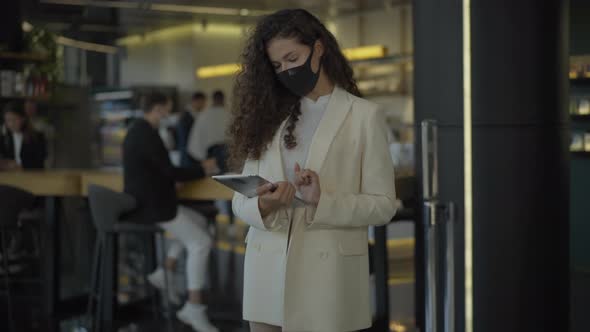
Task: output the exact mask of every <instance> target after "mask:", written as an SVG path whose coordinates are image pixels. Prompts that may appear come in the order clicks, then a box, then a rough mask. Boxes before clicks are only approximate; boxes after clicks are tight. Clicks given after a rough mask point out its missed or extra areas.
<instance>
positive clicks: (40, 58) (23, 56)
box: [0, 51, 48, 63]
mask: <svg viewBox="0 0 590 332" xmlns="http://www.w3.org/2000/svg"><path fill="white" fill-rule="evenodd" d="M47 59H48V56H47V55H46V54H40V53H39V54H38V53H24V52H5V51H2V52H0V60H2V61H14V62H31V63H35V62H44V61H47Z"/></svg>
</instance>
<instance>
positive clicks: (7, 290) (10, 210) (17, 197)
mask: <svg viewBox="0 0 590 332" xmlns="http://www.w3.org/2000/svg"><path fill="white" fill-rule="evenodd" d="M34 203H35V196H34V195H33V194H31V193H29V192H27V191H24V190H21V189H18V188H15V187H10V186H4V185H0V244H1V245H0V255H1V256H2V258H1V260H2V266H1V267H2V270H3V271H2V272H3V273H2V274H3V280H4V289H3V290H2V292H0V293H2V294H3V295H4V297H5V298H6V307H7V314H8V319H7V321H8V325H9V328H10V331H16V327H15V321H14V317H13V302H12V300H13V298H12V296H13V294H12V292H11V284H12V282H13V281H15V280H16V279H15V280H13V279H12V276H11V274H12V273H11V268H12V267H13V265H12V263H13V262H12V261H11V257H10V252H9V249H8V241H9V237H8V235H9V234H11V233H17V232H21V228H20V227H19V219H20V216H21V214H22V213H23V212H24V211H26V210H28V209H30V208H32V207H33V205H34ZM18 281H20V282H22V281H34V282H39V283H41V282H42V281H41V278H38V279H35V280H24V279H22V278H19V279H18Z"/></svg>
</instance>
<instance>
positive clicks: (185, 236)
mask: <svg viewBox="0 0 590 332" xmlns="http://www.w3.org/2000/svg"><path fill="white" fill-rule="evenodd" d="M171 110H172V101H171V100H170V99H169V98H168V97H166V96H165V95H163V94H161V93H152V94H150V95H148V97H147V100H146V108H145V113H144V117H143V118H142V119H138V120H137V121H136V122H135V123H133V124H132V125H131V127H130V128H129V131H128V132H127V136H126V137H125V141H124V143H123V170H124V182H125V192H127V193H128V194H130V195H132V196H134V197H135V199H136V200H137V209H136V211H135V212H134V214H133V215H132V216H131V217H130V218H131V220H132V221H134V222H140V223H157V224H158V225H160V226H161V227H162V228H164V229H165V230H166V231H167V232H168V233H170V234H172V235H173V236H174V238H175V239H177V240H178V241H179V242H180V243H181V244H182V246H179V245H178V244H177V245H176V246H171V247H170V248H169V250H168V258H167V260H166V264H165V265H166V269H163V268H158V269H157V270H156V271H155V272H154V273H152V274H150V275H149V276H148V279H149V281H150V282H151V283H152V284H153V285H154V286H156V287H157V288H160V289H163V286H164V273H169V272H170V271H172V270H173V269H174V267H175V266H176V261H177V258H178V256H179V254H180V252H181V250H182V247H184V248H185V249H186V250H187V253H188V255H187V264H186V272H187V281H188V290H189V299H188V302H187V303H186V304H185V305H184V307H183V308H182V309H181V310H180V311H178V313H177V314H176V316H177V317H178V319H180V320H181V321H182V322H184V323H186V324H188V325H191V326H192V328H193V329H194V330H196V331H198V332H216V331H217V328H215V327H214V326H213V325H211V323H209V320H208V319H207V316H206V307H205V306H204V305H203V304H202V302H201V290H202V289H203V286H204V284H205V279H206V275H207V260H208V256H209V252H210V249H211V243H212V241H211V236H210V234H209V233H208V231H207V222H206V219H205V217H203V216H202V215H201V214H199V213H197V212H195V211H193V210H190V209H188V208H185V207H182V206H180V205H178V202H177V198H176V183H177V182H182V181H190V180H194V179H198V178H201V177H204V176H205V175H210V174H212V173H213V172H215V170H216V169H217V163H216V162H215V161H214V160H206V161H203V162H201V163H199V164H197V165H196V166H195V167H194V168H191V169H188V168H176V167H174V166H173V165H172V163H171V161H170V158H169V155H168V150H167V149H166V147H165V146H164V142H163V141H162V139H161V138H160V136H159V134H158V128H159V125H160V121H161V120H162V119H163V118H165V117H166V116H168V115H169V114H170V112H171ZM168 280H173V278H172V277H170V278H169V279H168ZM170 289H171V291H170V294H168V296H169V297H170V299H171V300H172V302H175V301H176V302H179V301H178V294H177V293H176V292H175V291H174V289H175V287H170Z"/></svg>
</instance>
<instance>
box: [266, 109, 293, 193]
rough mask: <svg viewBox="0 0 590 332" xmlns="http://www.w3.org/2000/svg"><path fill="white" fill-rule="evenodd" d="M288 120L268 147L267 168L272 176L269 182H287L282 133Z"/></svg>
mask: <svg viewBox="0 0 590 332" xmlns="http://www.w3.org/2000/svg"><path fill="white" fill-rule="evenodd" d="M287 120H288V118H287ZM287 120H285V121H283V123H282V124H281V126H280V127H279V129H278V130H277V132H276V133H275V136H274V138H273V139H272V143H271V144H270V146H269V147H268V151H267V153H266V158H265V159H266V164H267V165H266V167H267V171H268V174H270V175H269V178H268V179H267V180H269V181H273V182H278V181H285V180H286V176H285V170H284V169H283V158H282V156H281V137H282V135H281V133H282V131H283V128H284V127H285V125H286V124H287Z"/></svg>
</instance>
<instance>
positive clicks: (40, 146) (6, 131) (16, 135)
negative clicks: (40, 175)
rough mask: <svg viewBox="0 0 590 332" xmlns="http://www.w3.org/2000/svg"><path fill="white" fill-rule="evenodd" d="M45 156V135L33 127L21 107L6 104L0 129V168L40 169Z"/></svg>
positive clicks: (43, 164) (43, 163)
mask: <svg viewBox="0 0 590 332" xmlns="http://www.w3.org/2000/svg"><path fill="white" fill-rule="evenodd" d="M46 158H47V143H46V140H45V136H44V135H43V134H42V133H40V132H38V131H36V130H34V129H33V126H32V125H31V123H30V121H29V119H28V118H27V115H26V114H25V112H24V110H23V109H22V108H21V107H19V106H18V105H17V104H8V105H7V106H6V107H5V108H4V125H3V126H2V128H1V129H0V170H18V169H42V168H44V166H45V159H46Z"/></svg>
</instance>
